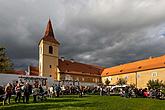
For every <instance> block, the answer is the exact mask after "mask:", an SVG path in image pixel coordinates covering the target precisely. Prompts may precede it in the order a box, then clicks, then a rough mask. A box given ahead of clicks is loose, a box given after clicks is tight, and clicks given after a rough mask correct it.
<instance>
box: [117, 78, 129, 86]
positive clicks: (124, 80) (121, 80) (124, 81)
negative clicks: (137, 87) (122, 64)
mask: <svg viewBox="0 0 165 110" xmlns="http://www.w3.org/2000/svg"><path fill="white" fill-rule="evenodd" d="M116 84H117V85H124V84H127V80H126V79H124V78H119V80H118V81H117V83H116Z"/></svg>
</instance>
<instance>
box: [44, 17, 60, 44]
mask: <svg viewBox="0 0 165 110" xmlns="http://www.w3.org/2000/svg"><path fill="white" fill-rule="evenodd" d="M42 39H43V40H45V41H49V42H53V43H56V44H58V45H59V44H60V43H59V42H58V41H57V40H56V38H55V36H54V32H53V27H52V23H51V20H50V19H49V21H48V24H47V26H46V30H45V34H44V37H43V38H42ZM42 39H41V40H42Z"/></svg>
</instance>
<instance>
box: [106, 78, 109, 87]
mask: <svg viewBox="0 0 165 110" xmlns="http://www.w3.org/2000/svg"><path fill="white" fill-rule="evenodd" d="M109 83H110V81H109V80H108V78H107V79H106V80H105V84H106V86H108V85H109Z"/></svg>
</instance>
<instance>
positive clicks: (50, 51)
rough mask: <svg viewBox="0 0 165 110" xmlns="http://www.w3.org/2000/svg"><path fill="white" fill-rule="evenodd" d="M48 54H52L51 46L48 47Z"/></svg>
mask: <svg viewBox="0 0 165 110" xmlns="http://www.w3.org/2000/svg"><path fill="white" fill-rule="evenodd" d="M49 53H50V54H53V47H52V46H49Z"/></svg>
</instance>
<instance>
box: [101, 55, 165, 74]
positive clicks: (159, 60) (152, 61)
mask: <svg viewBox="0 0 165 110" xmlns="http://www.w3.org/2000/svg"><path fill="white" fill-rule="evenodd" d="M163 67H165V55H163V56H160V57H155V58H149V59H145V60H140V61H136V62H132V63H127V64H123V65H119V66H114V67H111V68H106V69H104V71H103V72H102V76H112V75H118V74H125V73H132V72H138V71H144V70H150V69H157V68H163Z"/></svg>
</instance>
